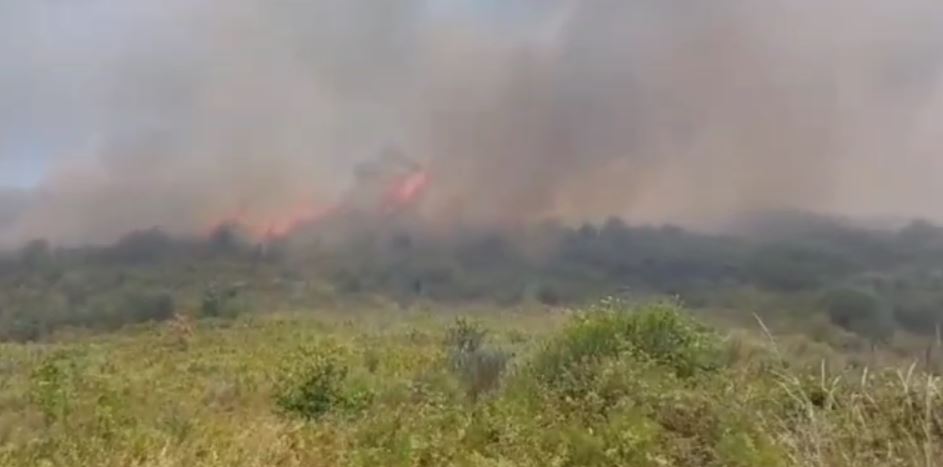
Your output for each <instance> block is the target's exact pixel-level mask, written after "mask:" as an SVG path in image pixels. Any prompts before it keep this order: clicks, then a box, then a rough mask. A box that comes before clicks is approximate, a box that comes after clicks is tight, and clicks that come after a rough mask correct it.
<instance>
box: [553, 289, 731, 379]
mask: <svg viewBox="0 0 943 467" xmlns="http://www.w3.org/2000/svg"><path fill="white" fill-rule="evenodd" d="M721 354H722V352H721V345H720V340H719V339H718V338H717V336H715V335H714V334H713V333H712V332H710V331H709V330H708V329H707V328H705V327H704V326H702V325H700V324H698V323H697V322H695V321H694V320H693V319H692V318H690V317H688V316H686V315H684V314H683V312H682V311H681V310H680V308H679V307H678V306H677V305H676V304H673V303H667V302H666V303H655V304H651V305H645V306H640V307H637V306H631V305H629V304H626V303H624V302H620V301H617V300H605V301H603V302H600V303H599V304H597V305H595V306H592V307H590V308H588V309H587V310H586V311H583V312H580V314H578V315H577V316H576V317H575V318H574V319H573V321H572V323H571V324H569V325H568V326H567V328H566V329H565V330H564V331H563V332H562V334H561V335H560V336H559V337H557V338H556V339H554V340H552V341H551V342H550V343H549V344H548V345H547V346H546V348H545V349H543V351H542V352H541V353H540V354H539V355H538V356H537V358H536V359H535V361H534V369H535V371H536V372H537V374H538V376H539V377H540V378H541V379H543V380H545V381H554V380H557V379H558V378H561V377H562V376H563V375H567V374H572V373H580V372H585V371H591V370H592V368H593V365H594V364H598V363H599V362H600V361H602V360H604V359H606V358H613V357H619V356H622V355H631V356H633V357H635V358H638V359H641V360H650V361H653V362H655V363H657V364H659V365H663V366H667V367H669V368H671V369H672V370H673V371H674V372H675V373H676V374H677V375H678V376H680V377H689V376H693V375H696V374H698V373H700V372H704V371H711V370H714V369H717V368H718V367H719V366H720V365H721V362H722V358H721Z"/></svg>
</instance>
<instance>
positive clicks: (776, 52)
mask: <svg viewBox="0 0 943 467" xmlns="http://www.w3.org/2000/svg"><path fill="white" fill-rule="evenodd" d="M940 65H943V4H940V2H938V1H934V0H899V1H896V2H888V1H886V0H769V1H765V2H753V1H748V0H717V1H711V2H706V1H695V0H595V1H591V2H589V1H579V0H515V1H507V2H472V1H460V0H386V1H383V2H371V1H366V0H364V1H350V0H312V1H307V2H301V1H285V2H268V1H264V0H228V1H225V2H210V1H208V0H198V1H194V0H165V1H161V2H143V1H126V0H84V1H70V2H64V1H51V0H43V1H31V2H15V1H4V0H0V70H4V71H3V72H2V73H0V159H17V158H33V159H36V161H37V165H43V166H45V167H46V169H45V176H44V178H43V179H42V180H41V181H40V182H39V184H38V185H37V186H36V187H34V188H32V189H31V193H30V195H29V198H30V199H29V202H26V203H19V204H18V205H22V209H20V211H19V213H18V215H17V216H14V218H13V220H10V221H8V222H5V224H4V227H3V229H2V231H0V237H2V238H3V239H5V240H7V241H18V240H22V239H25V238H30V237H35V236H43V237H46V238H50V239H53V240H56V241H60V242H87V241H106V240H110V239H113V238H115V237H116V236H118V235H121V234H122V233H124V232H126V231H128V230H132V229H136V228H146V227H150V226H160V227H162V228H165V229H167V230H170V231H173V232H194V231H198V230H199V229H201V228H204V227H205V226H207V225H208V224H210V223H212V222H214V221H216V220H218V219H219V218H220V217H221V216H226V215H228V214H230V213H233V212H237V211H238V212H243V213H245V212H248V213H250V214H249V215H251V216H256V217H258V218H265V217H267V216H272V215H277V213H278V212H279V210H283V209H291V208H292V206H297V204H298V203H299V202H311V203H314V204H322V205H329V204H331V203H333V202H335V201H336V200H337V199H338V198H339V197H341V196H343V194H344V193H345V191H346V190H349V189H351V186H350V183H351V181H352V179H351V177H350V174H351V173H352V171H353V168H354V167H355V166H356V165H357V164H358V163H359V162H361V161H364V160H366V159H368V158H370V157H372V156H373V155H375V154H376V153H377V152H378V151H380V150H381V149H382V148H384V147H388V146H390V145H393V146H396V147H398V148H400V149H401V150H402V151H403V152H405V153H407V154H409V155H410V157H412V158H414V159H416V160H417V161H419V162H421V163H422V164H424V165H425V166H426V167H427V169H428V171H429V174H430V179H431V185H430V191H429V193H428V196H427V197H426V199H425V200H424V203H423V205H422V207H421V209H422V214H423V215H424V216H425V217H426V218H427V219H429V220H430V222H433V223H435V222H438V223H443V224H448V225H469V224H506V223H518V222H527V221H532V220H539V219H544V218H551V217H556V218H562V219H566V220H571V221H582V220H596V219H600V218H604V217H607V216H622V217H625V218H627V219H629V220H630V221H645V222H649V221H651V222H679V223H689V224H700V225H707V224H710V223H711V222H716V221H718V220H720V219H722V218H724V217H726V216H729V215H732V214H735V213H738V212H742V211H747V210H756V209H770V208H777V209H778V208H801V209H813V210H817V211H827V212H841V213H846V214H852V215H875V214H895V215H902V216H926V217H931V218H937V219H940V218H943V208H941V207H940V205H939V203H936V202H935V200H936V199H937V198H938V196H939V195H940V194H941V191H943V190H941V189H940V188H938V186H939V183H937V182H939V181H941V178H940V175H939V174H940V173H943V172H941V169H943V156H941V155H940V154H939V148H940V147H941V143H943V141H941V140H940V139H941V136H939V135H943V132H941V131H940V130H941V129H943V128H941V127H943V81H941V68H940ZM6 217H10V216H6Z"/></svg>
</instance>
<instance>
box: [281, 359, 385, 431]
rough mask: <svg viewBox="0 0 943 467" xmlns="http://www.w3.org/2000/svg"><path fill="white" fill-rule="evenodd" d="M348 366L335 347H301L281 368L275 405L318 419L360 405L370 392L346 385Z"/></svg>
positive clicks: (367, 399)
mask: <svg viewBox="0 0 943 467" xmlns="http://www.w3.org/2000/svg"><path fill="white" fill-rule="evenodd" d="M348 372H349V368H348V367H347V365H345V364H344V363H343V362H342V361H341V359H340V357H339V355H338V351H337V349H334V348H331V347H324V348H317V349H310V348H309V349H301V350H300V351H299V352H298V354H297V355H296V356H294V357H292V359H291V360H290V361H289V364H288V365H287V366H286V367H285V368H284V369H283V371H282V374H281V376H280V378H279V382H278V386H277V388H276V391H275V403H276V405H277V406H278V407H279V408H280V409H281V410H282V411H283V412H284V413H287V414H292V415H296V416H299V417H301V418H304V419H307V420H317V419H319V418H321V417H323V416H325V415H327V414H329V413H336V412H351V411H356V410H358V409H360V408H363V407H364V406H365V405H366V404H367V403H368V402H369V401H370V399H371V398H372V395H371V394H370V393H369V392H367V391H363V390H357V389H354V388H351V387H350V386H349V385H348V378H347V376H348Z"/></svg>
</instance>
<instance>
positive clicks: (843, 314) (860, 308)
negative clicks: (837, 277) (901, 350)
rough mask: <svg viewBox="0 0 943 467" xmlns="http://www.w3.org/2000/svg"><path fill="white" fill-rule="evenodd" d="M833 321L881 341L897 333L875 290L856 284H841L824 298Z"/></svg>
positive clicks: (889, 314)
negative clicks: (844, 285) (854, 285)
mask: <svg viewBox="0 0 943 467" xmlns="http://www.w3.org/2000/svg"><path fill="white" fill-rule="evenodd" d="M823 301H824V304H825V308H826V311H827V313H828V316H829V319H830V320H831V321H832V323H834V324H836V325H837V326H840V327H842V328H844V329H847V330H849V331H851V332H854V333H856V334H858V335H861V336H863V337H867V338H868V339H871V341H872V342H879V341H882V340H884V339H886V338H888V337H890V335H891V334H893V332H894V323H893V320H892V317H891V313H890V311H889V309H888V307H887V306H886V305H885V304H884V303H883V301H882V300H881V299H880V297H878V296H877V295H876V294H875V293H873V292H871V291H870V290H866V289H861V288H855V287H838V288H834V289H831V290H829V291H828V292H826V293H825V296H824V297H823Z"/></svg>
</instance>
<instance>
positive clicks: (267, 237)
mask: <svg viewBox="0 0 943 467" xmlns="http://www.w3.org/2000/svg"><path fill="white" fill-rule="evenodd" d="M428 186H429V175H428V173H427V172H425V171H424V170H417V171H415V172H413V173H410V174H408V175H405V176H402V177H399V178H398V179H396V180H395V181H394V182H393V183H392V187H390V188H389V189H388V190H387V191H386V192H385V193H384V195H383V198H382V199H380V200H378V203H379V204H378V205H377V211H375V212H377V213H378V214H386V215H388V214H393V213H397V212H401V211H403V210H405V209H407V208H409V207H410V206H413V205H415V204H416V203H418V202H419V200H420V198H421V197H422V195H423V194H424V193H425V191H426V190H427V188H428ZM344 207H345V203H339V204H329V205H326V206H324V205H318V204H317V203H314V202H311V201H300V202H296V203H294V204H293V205H292V206H291V207H289V208H288V209H285V210H284V211H282V212H275V213H269V214H262V213H259V212H254V211H252V210H250V209H248V208H242V209H240V210H238V211H237V212H236V213H233V214H229V215H226V216H222V217H221V218H220V219H218V220H217V221H215V222H213V223H211V224H210V226H209V228H208V229H206V231H205V234H207V235H209V234H212V233H213V232H216V231H218V230H219V229H220V228H223V227H226V226H238V227H240V228H241V229H242V230H243V231H244V232H245V233H246V234H247V235H249V236H250V237H251V238H252V239H253V240H255V241H259V242H267V241H272V240H277V239H279V238H283V237H286V236H288V235H291V234H292V233H293V232H294V231H295V230H297V229H298V228H299V227H302V226H306V225H314V224H317V223H319V222H321V221H322V220H324V219H325V218H328V217H331V216H334V215H337V214H338V213H341V212H343V211H344Z"/></svg>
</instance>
